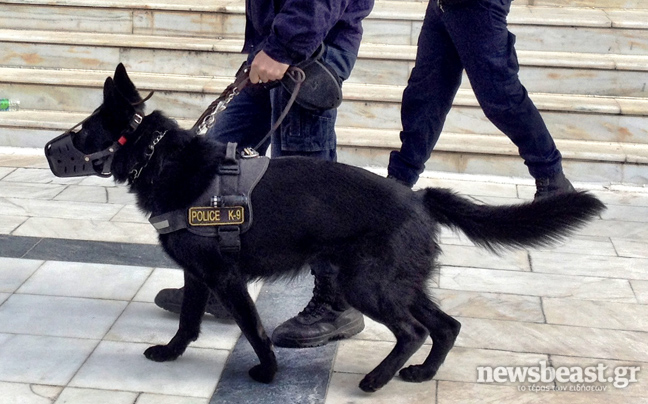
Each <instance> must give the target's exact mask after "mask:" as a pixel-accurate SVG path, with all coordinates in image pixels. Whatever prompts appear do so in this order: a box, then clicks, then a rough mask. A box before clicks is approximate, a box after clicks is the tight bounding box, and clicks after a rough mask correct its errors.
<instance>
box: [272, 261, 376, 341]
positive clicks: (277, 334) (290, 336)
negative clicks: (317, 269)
mask: <svg viewBox="0 0 648 404" xmlns="http://www.w3.org/2000/svg"><path fill="white" fill-rule="evenodd" d="M363 329H364V317H363V315H362V313H360V312H359V311H358V310H356V309H354V308H352V307H351V306H349V304H348V303H346V301H344V299H343V298H342V297H341V296H340V294H339V293H338V292H337V288H336V286H335V280H334V277H333V276H323V275H321V274H316V276H315V288H314V289H313V297H312V298H311V300H310V302H308V305H306V307H305V308H304V310H302V311H301V312H300V313H299V314H298V315H296V316H295V317H293V318H291V319H289V320H287V321H286V322H284V323H283V324H281V325H279V326H278V327H277V328H276V329H275V330H274V332H273V334H272V342H274V344H275V345H276V346H278V347H283V348H309V347H316V346H321V345H325V344H327V343H328V342H330V341H334V340H338V339H343V338H349V337H351V336H353V335H356V334H357V333H359V332H360V331H362V330H363Z"/></svg>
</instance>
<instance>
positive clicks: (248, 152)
mask: <svg viewBox="0 0 648 404" xmlns="http://www.w3.org/2000/svg"><path fill="white" fill-rule="evenodd" d="M255 157H259V152H258V151H256V150H254V149H253V148H251V147H246V148H244V149H243V150H241V158H244V159H251V158H255Z"/></svg>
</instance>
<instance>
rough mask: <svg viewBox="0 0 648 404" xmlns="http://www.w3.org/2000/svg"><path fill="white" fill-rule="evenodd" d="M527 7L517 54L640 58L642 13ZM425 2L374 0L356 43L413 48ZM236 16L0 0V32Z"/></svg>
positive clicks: (211, 27) (169, 32)
mask: <svg viewBox="0 0 648 404" xmlns="http://www.w3.org/2000/svg"><path fill="white" fill-rule="evenodd" d="M529 2H530V3H533V1H529ZM529 2H524V1H520V0H516V1H515V2H514V5H513V7H512V11H511V14H510V15H509V18H508V20H509V24H510V29H511V31H512V32H514V33H515V34H516V35H517V37H518V49H521V50H525V49H527V50H553V51H576V52H595V53H606V52H611V53H622V54H648V10H637V9H632V10H630V9H623V8H619V9H593V8H574V7H559V6H564V5H565V4H558V5H554V6H552V7H538V6H537V4H536V5H535V6H529V5H527V4H528V3H529ZM426 4H427V2H416V1H377V2H376V5H375V7H374V10H373V12H372V14H371V15H370V16H369V18H367V19H366V20H365V21H364V30H365V34H364V41H365V42H367V43H388V44H394V45H414V44H416V39H417V38H418V34H419V32H420V27H421V21H422V19H423V16H424V13H425V7H426ZM534 4H535V3H534ZM620 7H623V6H621V5H620ZM646 8H648V7H646ZM243 12H244V7H243V2H242V1H228V0H220V1H219V0H215V1H210V2H197V1H195V0H192V1H182V2H175V1H174V2H171V1H158V2H155V3H153V4H150V3H148V2H147V3H141V2H136V1H134V0H129V1H111V0H93V1H82V0H78V1H60V2H51V1H48V0H30V1H23V0H9V1H8V0H0V28H14V29H26V30H50V31H56V32H60V31H72V32H102V33H121V34H141V35H157V36H173V37H176V36H189V37H203V38H210V39H219V38H234V39H241V38H242V37H243V33H244V32H243V31H244V15H243ZM549 27H550V28H551V29H547V28H549ZM593 35H594V36H595V37H596V38H597V40H595V41H593V40H592V39H591V38H592V36H593Z"/></svg>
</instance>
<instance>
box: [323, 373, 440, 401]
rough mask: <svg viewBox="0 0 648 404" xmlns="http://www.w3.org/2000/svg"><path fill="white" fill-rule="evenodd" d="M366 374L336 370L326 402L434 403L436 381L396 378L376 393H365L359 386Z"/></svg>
mask: <svg viewBox="0 0 648 404" xmlns="http://www.w3.org/2000/svg"><path fill="white" fill-rule="evenodd" d="M363 377H364V376H363V375H359V374H348V373H339V372H334V373H333V377H332V379H331V383H330V384H329V389H328V394H327V395H326V401H325V404H349V403H354V404H355V403H369V404H414V403H420V404H423V403H434V397H435V395H436V382H435V381H434V380H431V381H428V382H424V383H407V382H405V381H403V380H400V379H398V378H394V379H393V380H392V381H390V382H389V383H388V384H387V385H386V386H385V387H383V388H382V389H380V390H378V391H377V392H375V393H365V392H363V391H362V390H360V388H359V387H358V384H359V383H360V380H362V378H363Z"/></svg>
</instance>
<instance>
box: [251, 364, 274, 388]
mask: <svg viewBox="0 0 648 404" xmlns="http://www.w3.org/2000/svg"><path fill="white" fill-rule="evenodd" d="M248 373H249V375H250V377H251V378H252V379H254V380H255V381H257V382H259V383H265V384H268V383H271V382H272V381H273V380H274V377H275V375H276V374H277V366H276V365H275V366H265V365H256V366H255V367H253V368H252V369H250V370H249V372H248Z"/></svg>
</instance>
